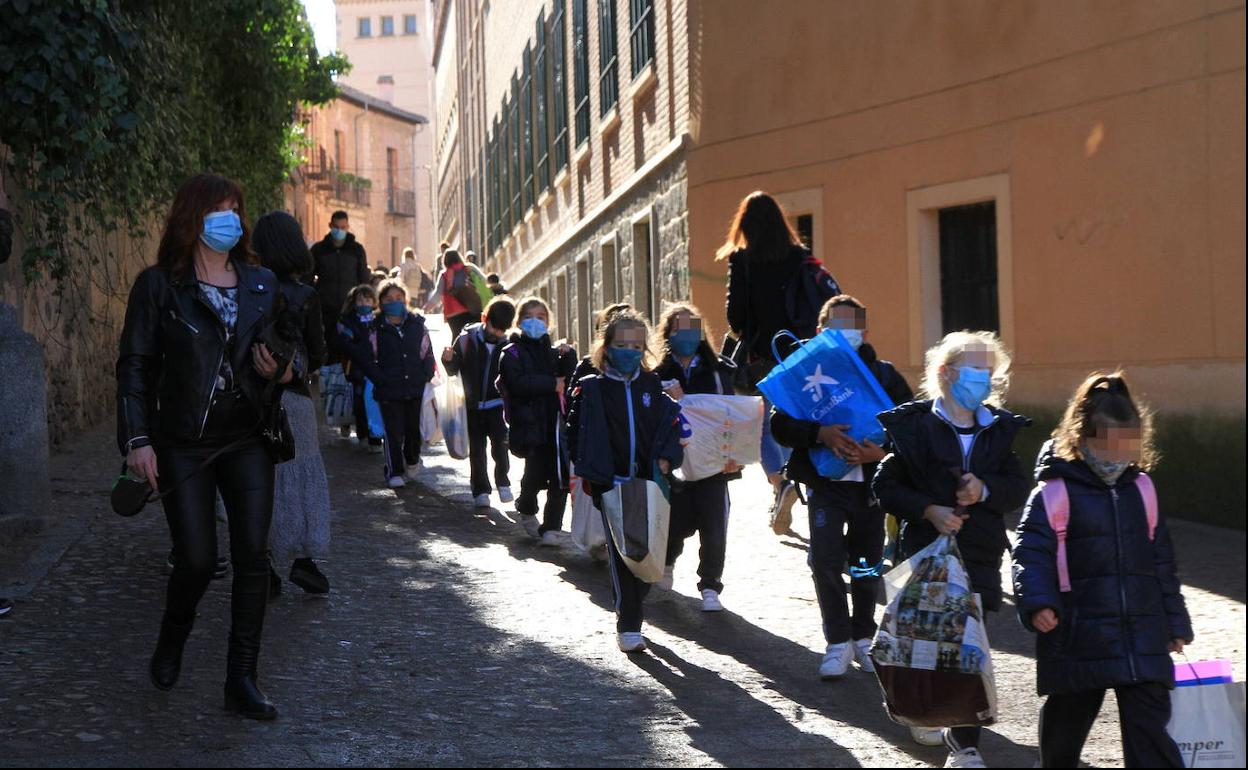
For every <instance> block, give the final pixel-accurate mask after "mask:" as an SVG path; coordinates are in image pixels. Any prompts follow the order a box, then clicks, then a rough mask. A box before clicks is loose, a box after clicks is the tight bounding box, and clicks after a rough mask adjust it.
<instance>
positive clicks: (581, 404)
mask: <svg viewBox="0 0 1248 770" xmlns="http://www.w3.org/2000/svg"><path fill="white" fill-rule="evenodd" d="M648 336H649V329H648V327H647V325H646V322H645V320H644V319H643V318H642V317H641V316H639V315H637V314H636V313H633V312H632V311H622V312H620V313H617V314H616V315H615V316H614V317H612V318H611V320H610V321H608V322H607V325H606V327H605V328H604V330H603V335H602V339H601V340H599V342H598V343H597V347H596V348H595V349H594V355H593V360H594V366H595V368H597V369H598V371H600V372H602V374H600V375H590V376H588V377H585V378H584V379H582V380H581V382H580V384H579V386H578V387H577V390H576V392H575V393H574V394H573V398H572V409H571V411H570V412H569V415H568V444H569V446H571V448H572V458H573V461H574V462H575V463H576V469H577V473H578V474H579V475H580V477H581V479H582V481H583V482H584V483H586V484H588V486H589V489H590V492H591V494H592V495H593V497H594V504H595V505H596V506H597V507H598V510H603V505H602V496H603V494H604V493H606V492H608V491H609V490H611V489H612V488H613V487H614V486H615V485H617V484H619V483H621V482H624V481H627V480H630V479H648V480H653V479H654V478H655V477H656V476H657V475H659V474H662V475H667V474H670V473H671V472H672V471H673V470H675V469H676V468H678V467H680V464H681V462H682V461H683V460H684V449H683V448H682V447H681V444H680V430H681V426H680V406H679V405H678V404H677V403H676V402H675V401H673V400H672V399H671V397H670V396H668V395H667V394H666V393H664V392H663V384H662V382H661V381H660V380H659V378H658V377H657V376H656V375H655V374H654V373H653V372H651V371H650V366H651V364H650V363H648V362H647V361H646V358H647V357H648V356H649V355H650V351H649V349H648V345H647V343H646V340H647V337H648ZM603 524H604V527H605V528H606V530H607V541H608V542H607V550H608V551H609V552H610V561H609V562H608V564H609V566H610V571H611V583H612V587H613V589H614V593H615V611H616V632H617V633H618V634H619V637H618V643H619V648H620V650H621V651H623V652H640V651H642V650H644V649H645V648H646V641H645V637H643V636H642V634H641V623H642V602H643V601H644V600H645V598H646V594H647V593H649V591H650V584H649V583H646V582H645V581H643V580H641V579H639V578H637V577H636V576H635V575H633V574H632V572H630V571H629V568H628V565H627V563H626V562H625V561H624V559H623V557H622V556H620V553H619V550H618V549H617V548H616V546H615V543H614V541H613V540H612V535H611V527H610V525H609V524H608V523H607V522H606V517H605V515H604V521H603Z"/></svg>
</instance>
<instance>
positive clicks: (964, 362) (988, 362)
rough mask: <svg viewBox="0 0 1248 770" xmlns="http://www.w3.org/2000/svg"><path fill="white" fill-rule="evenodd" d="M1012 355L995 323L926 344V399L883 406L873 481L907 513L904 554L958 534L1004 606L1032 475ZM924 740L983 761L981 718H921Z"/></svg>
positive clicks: (978, 583) (986, 606) (979, 582)
mask: <svg viewBox="0 0 1248 770" xmlns="http://www.w3.org/2000/svg"><path fill="white" fill-rule="evenodd" d="M1009 368H1010V358H1009V355H1008V354H1007V353H1006V351H1005V347H1004V346H1003V345H1002V344H1001V341H1000V340H998V339H997V337H996V335H994V334H992V333H990V332H954V333H952V334H949V335H946V336H945V338H944V339H943V340H941V341H940V342H939V343H937V344H936V345H935V346H934V347H933V348H931V349H930V350H928V351H927V357H926V368H925V370H924V375H923V391H924V394H925V396H926V397H927V399H928V400H924V401H911V402H910V403H908V404H903V405H902V406H899V407H897V408H896V409H893V410H892V411H889V412H885V413H883V414H881V415H880V422H881V423H882V424H883V425H884V430H885V431H886V432H887V434H888V440H889V441H890V442H891V444H892V452H891V453H890V454H889V455H888V456H887V457H885V458H884V460H883V461H882V462H881V463H880V467H879V470H878V471H876V474H875V480H874V482H873V484H872V491H873V492H874V493H875V495H876V497H877V498H878V499H879V501H880V505H881V506H882V507H883V508H884V510H886V511H889V512H890V513H892V514H894V515H896V516H899V517H901V518H902V519H904V520H905V525H904V526H903V528H902V531H901V550H902V555H903V556H904V557H905V558H910V557H911V556H914V555H915V554H917V553H918V552H919V551H921V550H923V549H924V548H926V547H927V546H929V545H931V544H932V543H933V542H935V540H936V538H937V537H939V536H940V535H955V536H956V538H957V543H958V549H959V551H960V552H961V554H962V560H963V562H964V563H965V564H966V572H967V576H968V577H969V578H970V582H971V588H972V590H973V591H974V592H975V595H976V597H977V598H978V600H979V604H980V607H981V608H982V609H983V610H984V611H985V614H984V620H985V622H986V621H987V612H996V611H997V610H999V609H1000V608H1001V603H1002V590H1001V561H1002V558H1003V557H1004V555H1005V552H1006V550H1007V548H1008V545H1009V538H1008V536H1007V535H1006V531H1005V516H1006V515H1007V514H1010V513H1012V512H1014V511H1016V510H1018V509H1019V508H1020V507H1022V505H1023V504H1024V503H1025V502H1026V501H1027V493H1028V492H1029V491H1030V489H1031V479H1030V478H1029V476H1028V474H1027V473H1026V472H1025V471H1024V470H1023V467H1022V464H1021V463H1019V460H1018V455H1017V454H1016V453H1015V452H1014V438H1015V437H1016V436H1017V435H1018V432H1019V431H1020V430H1021V429H1022V428H1024V427H1025V426H1027V425H1029V424H1030V422H1031V421H1030V420H1028V419H1027V418H1026V417H1021V416H1019V415H1016V414H1013V413H1011V412H1009V411H1007V410H1005V409H1003V408H1001V407H1000V406H999V404H1000V403H1002V402H1003V401H1004V399H1005V391H1006V388H1007V386H1008V384H1009ZM910 732H911V736H912V737H913V738H914V740H915V741H916V742H918V743H921V744H923V745H940V743H942V742H943V743H944V744H945V746H946V748H947V749H948V750H949V758H948V764H947V765H946V766H947V767H983V766H984V761H983V758H982V757H981V756H980V753H979V740H980V736H981V735H982V733H983V728H981V727H948V728H945V729H944V730H939V729H935V730H933V729H927V728H915V727H912V728H911V729H910Z"/></svg>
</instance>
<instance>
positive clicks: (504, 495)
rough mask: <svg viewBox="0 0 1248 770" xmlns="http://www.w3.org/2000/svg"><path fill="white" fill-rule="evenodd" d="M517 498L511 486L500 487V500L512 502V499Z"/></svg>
mask: <svg viewBox="0 0 1248 770" xmlns="http://www.w3.org/2000/svg"><path fill="white" fill-rule="evenodd" d="M515 499H516V498H515V496H514V495H512V494H511V487H499V488H498V500H499V502H502V503H510V502H511V501H512V500H515Z"/></svg>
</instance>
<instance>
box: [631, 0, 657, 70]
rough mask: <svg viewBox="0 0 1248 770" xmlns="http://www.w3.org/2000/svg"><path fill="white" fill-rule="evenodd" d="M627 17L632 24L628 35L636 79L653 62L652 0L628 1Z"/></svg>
mask: <svg viewBox="0 0 1248 770" xmlns="http://www.w3.org/2000/svg"><path fill="white" fill-rule="evenodd" d="M629 16H630V20H631V22H632V30H631V31H630V33H629V40H630V42H631V43H632V53H633V64H632V69H633V77H634V78H636V77H637V76H638V75H639V74H641V71H642V70H643V69H645V68H646V65H647V64H649V63H650V62H651V61H653V60H654V0H629Z"/></svg>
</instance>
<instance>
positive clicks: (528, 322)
mask: <svg viewBox="0 0 1248 770" xmlns="http://www.w3.org/2000/svg"><path fill="white" fill-rule="evenodd" d="M520 331H522V332H524V336H526V337H528V338H529V339H531V340H540V339H541V338H542V337H545V336H546V322H545V321H543V320H542V319H540V318H526V319H524V320H523V321H521V322H520Z"/></svg>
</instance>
